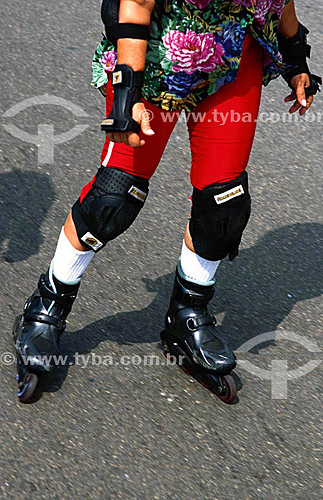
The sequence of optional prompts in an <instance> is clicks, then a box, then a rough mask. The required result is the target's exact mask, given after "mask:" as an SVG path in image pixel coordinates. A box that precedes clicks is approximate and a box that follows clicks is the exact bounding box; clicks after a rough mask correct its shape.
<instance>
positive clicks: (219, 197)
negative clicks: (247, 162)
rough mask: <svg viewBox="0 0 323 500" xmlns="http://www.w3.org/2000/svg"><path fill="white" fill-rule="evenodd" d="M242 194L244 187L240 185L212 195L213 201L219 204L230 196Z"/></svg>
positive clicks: (230, 197)
mask: <svg viewBox="0 0 323 500" xmlns="http://www.w3.org/2000/svg"><path fill="white" fill-rule="evenodd" d="M242 194H244V189H243V187H242V185H241V184H240V186H236V187H234V188H232V189H229V190H228V191H225V192H224V193H220V194H216V195H215V196H214V199H215V202H216V203H217V204H218V205H220V204H221V203H225V202H226V201H229V200H232V198H235V197H236V196H241V195H242Z"/></svg>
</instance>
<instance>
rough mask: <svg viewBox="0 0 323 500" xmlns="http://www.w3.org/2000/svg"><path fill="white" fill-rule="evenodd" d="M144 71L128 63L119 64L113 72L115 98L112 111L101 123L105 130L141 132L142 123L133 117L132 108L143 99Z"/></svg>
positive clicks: (102, 128)
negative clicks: (134, 68) (136, 69)
mask: <svg viewBox="0 0 323 500" xmlns="http://www.w3.org/2000/svg"><path fill="white" fill-rule="evenodd" d="M143 83H144V72H143V71H133V69H132V68H130V66H128V65H127V64H117V65H116V67H115V70H114V72H113V73H112V85H113V89H114V99H113V106H112V111H111V113H110V115H109V116H108V118H106V119H105V120H103V122H102V123H101V130H103V131H104V132H128V131H129V130H131V131H133V132H136V133H137V134H139V132H140V125H139V123H138V122H136V121H135V120H134V119H133V118H132V108H133V105H134V104H135V103H136V102H142V101H141V87H142V86H143Z"/></svg>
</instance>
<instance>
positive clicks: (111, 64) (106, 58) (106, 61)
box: [100, 50, 118, 73]
mask: <svg viewBox="0 0 323 500" xmlns="http://www.w3.org/2000/svg"><path fill="white" fill-rule="evenodd" d="M117 61H118V56H117V53H116V51H115V50H107V52H104V54H102V56H101V58H100V63H101V64H102V66H103V67H104V71H106V72H107V73H109V72H110V71H114V68H115V66H116V64H117Z"/></svg>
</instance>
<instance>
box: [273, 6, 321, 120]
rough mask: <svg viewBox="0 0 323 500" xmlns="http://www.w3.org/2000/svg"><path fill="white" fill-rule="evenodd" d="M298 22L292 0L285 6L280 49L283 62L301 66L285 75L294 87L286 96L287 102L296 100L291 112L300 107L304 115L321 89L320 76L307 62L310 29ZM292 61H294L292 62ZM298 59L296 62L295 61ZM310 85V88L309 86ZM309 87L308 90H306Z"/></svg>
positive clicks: (279, 40)
mask: <svg viewBox="0 0 323 500" xmlns="http://www.w3.org/2000/svg"><path fill="white" fill-rule="evenodd" d="M300 27H301V25H300V24H299V22H298V19H297V16H296V12H295V3H294V0H291V1H290V2H289V3H288V4H287V5H286V6H285V8H284V10H283V13H282V16H281V20H280V25H279V33H278V43H279V49H280V51H281V52H282V55H283V62H285V63H288V64H292V65H294V68H298V67H299V68H300V71H299V73H297V71H296V70H294V71H293V72H292V73H291V72H289V73H290V76H289V78H288V71H286V74H285V73H284V74H283V76H284V78H285V80H286V81H287V83H288V84H289V86H290V87H291V88H292V92H291V94H290V95H288V96H287V97H285V102H290V101H295V102H294V104H293V105H292V107H291V108H290V110H289V112H290V113H294V112H295V111H297V110H299V109H300V112H299V113H300V115H304V114H305V113H306V111H307V110H308V108H309V107H310V106H311V104H312V102H313V95H314V94H316V92H317V90H319V86H318V83H320V78H319V77H316V76H314V75H311V73H310V71H309V68H308V66H307V63H306V55H307V56H308V57H309V53H308V54H306V52H307V49H310V47H306V35H304V31H305V33H308V30H306V28H304V27H301V28H302V30H303V32H301V29H300ZM291 61H292V62H291ZM295 61H296V62H295ZM309 87H310V88H309ZM306 89H308V91H306Z"/></svg>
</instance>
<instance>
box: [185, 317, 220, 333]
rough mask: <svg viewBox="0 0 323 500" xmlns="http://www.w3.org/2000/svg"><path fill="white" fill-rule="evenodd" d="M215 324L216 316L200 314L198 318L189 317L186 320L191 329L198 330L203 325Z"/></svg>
mask: <svg viewBox="0 0 323 500" xmlns="http://www.w3.org/2000/svg"><path fill="white" fill-rule="evenodd" d="M213 324H214V318H213V317H212V316H209V315H206V316H200V317H197V318H188V319H187V320H186V326H187V328H188V329H189V330H192V331H193V330H197V329H198V328H200V327H201V326H209V325H213Z"/></svg>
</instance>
